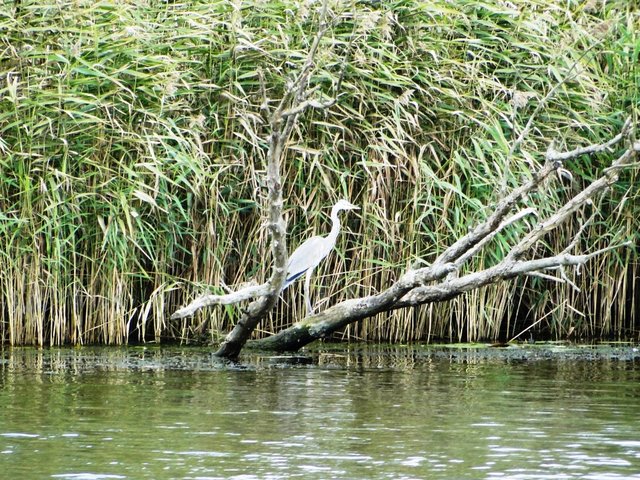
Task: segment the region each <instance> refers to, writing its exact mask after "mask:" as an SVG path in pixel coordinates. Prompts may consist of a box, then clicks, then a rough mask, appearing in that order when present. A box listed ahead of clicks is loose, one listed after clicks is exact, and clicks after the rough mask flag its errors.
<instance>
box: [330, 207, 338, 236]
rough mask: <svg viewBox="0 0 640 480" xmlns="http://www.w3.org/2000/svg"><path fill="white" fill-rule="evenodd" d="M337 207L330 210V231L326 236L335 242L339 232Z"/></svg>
mask: <svg viewBox="0 0 640 480" xmlns="http://www.w3.org/2000/svg"><path fill="white" fill-rule="evenodd" d="M338 211H339V210H338V209H336V208H334V209H333V210H331V222H332V224H331V232H329V235H328V238H329V239H331V241H332V242H333V243H335V241H336V239H337V238H338V234H339V233H340V218H338Z"/></svg>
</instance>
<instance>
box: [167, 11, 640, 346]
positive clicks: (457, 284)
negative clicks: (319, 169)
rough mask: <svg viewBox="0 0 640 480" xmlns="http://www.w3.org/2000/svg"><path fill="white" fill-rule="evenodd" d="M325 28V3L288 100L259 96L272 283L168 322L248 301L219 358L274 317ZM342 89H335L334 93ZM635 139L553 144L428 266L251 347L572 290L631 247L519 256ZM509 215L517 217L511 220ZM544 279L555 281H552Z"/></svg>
mask: <svg viewBox="0 0 640 480" xmlns="http://www.w3.org/2000/svg"><path fill="white" fill-rule="evenodd" d="M328 28H329V22H328V20H327V3H326V2H325V3H324V4H323V7H322V13H321V23H320V25H319V28H318V32H317V34H316V36H315V38H314V41H313V44H312V45H311V47H310V49H309V53H308V56H307V59H306V61H305V62H304V64H303V66H302V68H301V70H300V73H299V74H298V75H297V76H296V77H295V78H294V80H293V81H292V82H291V83H290V85H289V87H288V89H287V91H286V94H285V95H284V97H283V98H282V99H281V100H280V101H279V102H278V104H277V106H276V108H275V109H273V111H272V110H271V108H270V105H271V103H272V102H271V100H270V99H268V98H267V97H266V88H264V86H263V89H262V90H263V92H265V98H264V101H263V107H264V108H263V109H262V110H263V114H265V115H266V116H267V118H268V121H269V124H270V127H271V134H270V135H269V149H268V152H267V168H266V171H267V174H266V181H267V186H268V197H267V205H266V207H265V208H266V210H267V213H268V215H267V217H268V222H267V228H268V230H269V232H270V234H271V253H272V258H273V268H272V274H271V277H270V278H269V280H268V281H267V282H265V283H264V284H262V285H257V286H256V285H254V286H250V287H246V288H243V289H241V290H238V291H236V292H232V293H230V294H227V295H204V296H202V297H199V298H197V299H196V300H194V301H193V302H191V303H190V304H189V305H187V306H185V307H183V308H181V309H179V310H178V311H176V312H175V313H174V314H173V315H172V319H179V318H184V317H186V316H189V315H192V314H193V313H195V312H196V311H198V310H199V309H201V308H203V307H206V306H210V305H214V304H232V303H238V302H241V301H245V300H251V303H250V304H249V306H248V307H247V308H246V310H245V311H244V313H243V315H242V317H241V318H240V320H239V321H238V323H237V324H236V325H235V327H234V328H233V330H232V331H231V332H230V333H229V334H228V335H227V337H226V339H225V340H224V342H223V343H222V344H221V346H220V348H219V350H218V351H217V352H216V354H217V355H219V356H222V357H227V358H235V357H237V355H238V354H239V353H240V351H241V349H242V348H243V346H244V345H245V343H246V342H247V341H248V340H249V338H250V336H251V334H252V332H253V331H254V329H255V328H256V326H257V325H258V324H259V322H260V321H261V320H262V319H264V318H265V317H266V315H267V314H269V313H270V312H271V311H272V310H273V308H274V306H275V304H276V301H277V299H278V296H279V294H280V291H281V287H282V285H283V283H284V279H285V275H286V263H287V248H286V226H285V222H284V220H283V218H282V179H281V176H280V170H281V168H282V163H283V161H284V160H285V158H286V145H287V142H288V140H289V138H290V135H291V132H292V130H293V129H294V127H295V125H296V122H297V121H298V119H299V116H300V115H301V114H302V113H304V112H305V111H306V110H307V109H310V108H320V109H324V108H329V107H331V106H332V105H333V104H334V103H335V98H334V99H332V100H331V101H328V102H321V101H319V100H315V99H313V98H311V96H312V95H313V93H314V89H313V88H312V87H310V86H309V79H310V75H311V73H312V72H313V71H314V69H315V68H316V66H315V56H316V53H317V50H318V46H319V44H320V40H321V39H322V37H323V35H324V34H325V33H326V31H327V29H328ZM341 78H342V77H341ZM560 83H562V82H560ZM339 84H340V82H339ZM339 84H338V87H337V88H339ZM553 92H555V89H553V90H552V91H551V92H550V94H549V95H547V96H546V97H545V98H544V99H543V100H542V101H541V104H540V105H539V106H538V107H539V108H538V109H536V112H538V111H539V110H541V108H542V104H543V103H544V102H546V101H547V100H549V98H550V97H551V96H552V93H553ZM336 96H337V92H336ZM534 115H535V114H534ZM533 120H534V119H533V118H530V121H529V122H528V123H527V128H526V129H525V130H524V131H523V132H522V135H520V137H519V138H518V139H517V140H516V142H515V143H514V144H513V146H512V148H511V151H510V154H513V152H514V151H515V149H516V148H517V146H518V145H519V144H520V143H522V141H523V137H524V135H526V134H527V133H528V132H529V131H530V129H531V125H532V124H533ZM633 134H634V129H633V128H632V121H631V118H629V119H628V120H627V121H626V122H625V124H624V126H623V128H622V130H621V132H620V133H619V134H618V135H616V136H615V137H614V138H612V139H610V140H609V141H607V142H604V143H599V144H593V145H589V146H586V147H580V148H576V149H574V150H570V151H566V152H558V151H556V149H555V147H554V145H553V143H551V144H550V146H549V148H548V150H547V153H546V155H545V164H544V166H543V167H542V168H540V169H539V170H537V171H535V172H532V174H531V178H530V179H529V181H527V182H525V183H524V184H522V185H521V186H520V187H518V188H516V189H514V190H513V191H511V192H510V193H508V194H505V195H504V196H503V197H502V198H501V199H500V200H499V201H498V202H497V205H496V206H495V208H494V210H493V212H492V213H491V214H490V215H489V216H488V217H487V218H486V220H485V221H483V222H480V223H479V224H478V225H477V226H476V227H475V228H473V229H472V230H471V231H470V232H469V233H468V234H466V235H464V236H462V237H461V238H459V239H458V240H457V241H456V242H454V243H453V244H452V245H451V246H449V247H448V248H447V249H446V250H444V252H443V253H442V254H441V255H440V256H438V258H436V260H435V261H434V262H433V263H432V264H431V265H429V266H427V267H423V268H416V269H410V270H409V271H407V272H406V273H405V274H404V275H402V276H401V277H400V279H399V280H397V281H396V282H394V283H393V284H392V285H391V286H389V287H388V288H387V289H385V290H384V291H382V292H381V293H378V294H376V295H370V296H367V297H362V298H356V299H349V300H346V301H343V302H341V303H338V304H337V305H334V306H332V307H330V308H328V309H326V310H324V311H322V312H320V313H318V314H315V315H311V316H308V317H307V318H304V319H303V320H301V321H299V322H297V323H296V324H294V325H293V326H291V327H290V328H287V329H285V330H283V331H281V332H279V333H277V334H275V335H272V336H271V337H268V338H265V339H261V340H257V341H254V342H252V345H254V346H259V347H261V348H265V349H273V350H280V351H286V350H296V349H298V348H300V347H301V346H303V345H306V344H307V343H309V342H312V341H314V340H317V339H320V338H325V337H328V336H329V335H331V334H332V333H333V332H335V331H337V330H339V329H341V328H344V327H345V326H347V325H349V324H351V323H354V322H356V321H358V320H361V319H364V318H367V317H371V316H373V315H376V314H378V313H381V312H386V311H392V310H396V309H400V308H410V307H415V306H419V305H424V304H428V303H435V302H442V301H447V300H450V299H452V298H454V297H456V296H458V295H460V294H462V293H465V292H468V291H470V290H474V289H477V288H480V287H483V286H486V285H489V284H492V283H496V282H499V281H502V280H507V279H511V278H514V277H517V276H523V275H537V276H541V277H542V278H547V279H549V280H553V281H556V282H560V283H567V284H571V280H569V277H568V276H567V274H566V269H567V268H574V269H575V270H576V271H579V268H580V267H581V266H582V265H584V263H586V262H587V261H588V260H589V259H591V258H593V257H595V256H598V255H601V254H603V253H605V252H606V251H609V250H610V249H611V248H618V247H626V246H629V245H630V243H629V242H624V243H621V244H620V245H616V246H612V247H611V248H606V249H601V250H597V251H594V252H591V253H579V252H578V253H571V250H573V249H574V247H575V246H576V244H577V241H576V239H574V241H573V242H572V243H571V244H570V245H568V246H567V247H566V249H565V250H564V251H563V252H561V253H560V254H558V255H553V256H547V257H543V258H537V259H529V260H525V259H524V257H525V256H526V255H527V254H528V253H530V252H531V251H532V250H533V248H534V247H535V246H536V245H537V244H538V243H539V242H540V241H541V240H543V239H544V237H545V236H546V235H547V234H548V233H550V232H551V231H553V230H554V229H556V228H557V227H558V226H559V225H561V224H562V223H564V222H565V221H566V220H567V219H568V218H570V217H571V216H572V215H573V214H574V213H575V212H577V211H578V210H579V209H581V208H582V207H584V206H585V204H587V203H590V202H592V200H593V198H594V197H595V196H596V195H598V194H601V193H603V192H604V191H605V190H606V189H607V188H608V187H610V186H611V185H612V184H613V183H615V182H616V180H617V178H618V172H619V171H620V169H622V168H625V167H628V166H629V165H631V164H632V163H633V162H634V161H635V158H636V157H637V155H638V152H639V151H640V143H638V142H636V143H633ZM622 141H627V142H628V143H629V146H628V147H627V148H626V150H624V152H623V153H622V154H620V155H619V156H618V157H617V159H616V160H615V161H614V162H613V163H612V164H611V165H610V166H609V167H608V168H607V169H605V171H604V172H603V173H602V176H601V177H600V178H598V179H597V180H595V181H593V182H592V183H591V184H590V185H589V186H587V187H586V188H585V189H584V190H582V191H581V192H579V193H578V194H576V195H574V196H573V197H572V198H571V199H569V200H568V201H566V203H565V204H564V205H562V206H561V207H560V208H559V209H558V210H557V211H556V212H555V213H554V214H552V215H550V216H548V217H547V218H544V219H540V220H538V222H537V223H536V224H535V225H534V226H533V227H532V228H531V229H530V230H529V232H528V233H527V234H526V235H524V236H523V237H522V238H521V239H520V240H519V241H518V243H516V244H515V245H514V246H513V247H511V250H510V251H509V253H508V254H507V255H506V256H505V258H504V259H503V260H501V261H500V262H499V263H497V264H496V265H494V266H492V267H489V268H486V269H483V270H480V271H477V272H472V273H469V274H465V275H463V276H458V272H459V271H460V268H461V267H462V266H463V265H464V264H465V263H466V262H467V261H468V260H470V259H471V258H473V256H474V255H475V254H477V253H478V252H480V251H481V250H482V248H484V247H485V246H486V245H488V244H489V243H490V242H491V240H492V239H493V238H494V237H495V236H496V234H497V233H498V232H500V231H502V230H504V229H507V228H508V227H509V226H510V225H513V224H515V223H516V222H519V221H521V220H522V219H523V218H525V217H528V216H529V215H531V214H536V211H535V210H534V209H532V208H521V209H520V210H518V205H519V203H520V202H521V201H522V200H523V198H525V197H526V196H527V195H529V194H530V193H531V192H533V191H535V190H537V189H539V187H540V186H541V185H542V184H543V183H544V182H546V181H548V180H549V177H550V176H552V174H554V173H555V174H557V176H558V178H560V179H562V178H563V177H566V178H570V179H571V178H572V176H571V173H570V172H569V171H568V169H567V168H566V162H567V161H568V160H571V159H576V158H578V157H580V156H582V155H589V154H593V153H597V152H601V151H608V150H610V149H612V148H613V147H615V146H617V145H618V144H619V143H621V142H622ZM514 210H516V211H515V213H514ZM549 272H552V273H554V274H555V275H551V274H550V273H549Z"/></svg>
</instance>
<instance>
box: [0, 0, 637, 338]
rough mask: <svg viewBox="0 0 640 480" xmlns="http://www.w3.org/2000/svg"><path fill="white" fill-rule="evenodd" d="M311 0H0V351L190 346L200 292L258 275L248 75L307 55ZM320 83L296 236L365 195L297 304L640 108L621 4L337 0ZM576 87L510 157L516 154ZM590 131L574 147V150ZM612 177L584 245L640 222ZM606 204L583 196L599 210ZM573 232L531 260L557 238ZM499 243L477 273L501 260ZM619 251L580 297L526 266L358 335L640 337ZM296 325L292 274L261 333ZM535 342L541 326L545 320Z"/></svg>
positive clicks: (197, 326) (455, 226)
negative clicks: (188, 313) (181, 315)
mask: <svg viewBox="0 0 640 480" xmlns="http://www.w3.org/2000/svg"><path fill="white" fill-rule="evenodd" d="M316 8H317V5H316V4H315V3H314V2H292V1H289V0H283V1H278V2H264V1H259V0H254V1H233V2H230V1H215V0H207V1H204V0H200V1H197V0H196V1H191V2H152V1H142V2H130V1H126V0H110V1H107V0H102V1H100V0H99V1H95V0H92V1H87V0H75V1H71V0H68V1H64V0H59V1H52V0H50V1H49V0H47V1H40V0H39V1H35V0H23V1H21V2H18V3H16V4H15V5H13V6H8V5H6V4H5V6H3V7H1V10H0V31H1V32H2V35H0V48H1V49H2V55H0V180H1V182H0V273H1V275H0V336H1V338H2V340H3V341H4V342H10V343H12V344H39V345H44V344H60V343H65V342H70V343H96V342H101V343H108V344H118V343H123V342H127V341H129V340H134V341H139V340H145V341H149V340H155V341H160V340H162V339H180V340H189V339H202V338H207V339H208V338H210V337H212V336H213V337H215V336H216V335H218V333H219V332H224V331H225V329H227V328H228V326H229V325H230V323H232V322H233V321H234V320H235V318H236V317H237V314H238V310H237V307H227V308H219V309H211V310H209V311H207V312H204V313H200V314H198V315H197V316H196V317H194V318H193V319H187V320H183V321H180V322H176V323H170V322H169V321H168V314H170V313H171V312H172V311H173V310H175V309H176V308H177V307H178V306H179V305H181V304H182V303H184V302H185V301H187V300H188V299H189V298H191V297H192V296H193V295H196V294H198V293H201V292H202V291H204V290H210V289H219V288H220V286H221V285H223V284H227V285H230V286H233V285H235V284H238V283H240V282H244V281H248V280H250V279H252V278H257V279H258V280H259V281H261V280H262V279H263V278H264V275H265V272H267V271H268V267H269V265H268V263H267V261H266V260H267V255H266V254H265V252H266V251H267V245H268V238H267V235H266V232H265V230H264V229H263V228H262V220H263V219H262V217H261V210H260V208H261V205H262V203H263V198H264V195H263V194H264V185H263V183H262V181H263V180H262V179H263V171H264V156H265V148H266V140H265V139H266V135H267V132H268V130H267V125H265V124H264V122H263V121H262V120H261V117H260V105H261V103H262V102H263V100H264V98H263V97H264V95H263V92H262V89H261V81H260V79H261V78H264V84H265V85H266V86H267V94H268V96H269V97H270V98H274V99H275V98H278V96H279V94H280V93H281V92H282V91H283V89H284V88H285V85H286V81H287V76H288V75H289V74H290V73H291V72H292V71H293V70H294V69H295V68H296V66H297V65H299V63H300V62H301V61H302V59H303V58H304V52H305V48H306V47H308V45H309V42H310V40H311V38H312V36H313V32H314V29H315V25H316V21H317V11H316ZM331 9H332V11H333V14H334V16H335V27H334V28H333V29H332V30H331V32H330V33H329V34H328V35H327V37H326V38H325V39H324V45H323V49H322V51H321V55H320V56H319V57H318V59H317V63H318V65H319V69H318V72H317V74H316V75H315V77H314V79H313V81H314V84H315V85H318V86H319V88H320V91H321V92H325V93H326V94H327V95H330V94H331V91H332V87H333V85H335V83H336V81H337V78H338V76H339V75H340V72H341V71H342V68H343V67H342V65H343V63H344V62H345V61H346V62H347V67H346V71H345V78H344V81H343V85H342V92H341V94H340V98H339V101H338V103H337V104H336V105H335V107H333V108H332V109H331V110H330V111H326V112H310V113H309V114H307V115H306V116H305V117H304V118H303V119H302V121H301V122H300V125H299V128H298V130H297V132H296V135H295V141H294V142H293V143H292V145H291V148H290V152H289V155H288V159H287V164H286V171H285V172H284V175H283V177H284V178H285V179H286V184H285V198H286V199H287V200H286V202H287V205H288V207H289V211H288V216H287V219H288V225H289V231H290V240H289V241H290V245H291V246H292V248H293V247H294V246H295V245H296V244H298V243H299V242H301V241H302V240H303V239H304V238H305V237H307V236H308V235H311V234H312V233H314V232H315V233H326V232H327V231H328V218H327V215H328V211H329V207H330V205H331V204H332V203H333V202H334V201H335V200H336V199H337V198H339V197H347V198H349V199H350V200H351V201H353V202H356V203H358V204H360V205H361V207H362V210H361V211H360V214H359V216H358V217H354V216H349V217H348V218H347V221H346V225H347V226H346V228H345V231H344V232H343V234H342V235H341V237H340V240H339V244H338V248H337V250H336V252H334V253H333V254H332V255H331V256H330V257H329V258H328V259H327V260H326V261H325V262H324V263H323V265H322V266H321V267H320V270H319V271H318V272H317V274H316V276H315V279H314V289H313V296H314V299H315V300H316V301H319V303H320V306H322V305H323V302H336V301H339V300H340V299H343V298H345V297H349V296H355V295H365V294H370V293H373V292H376V291H379V290H381V289H383V288H385V286H387V285H388V284H389V283H390V282H392V281H393V280H394V279H395V278H397V276H398V275H399V274H400V273H401V272H402V271H403V270H405V269H406V268H407V267H409V266H410V265H411V264H412V263H413V262H416V261H423V262H429V261H430V260H431V259H433V258H434V257H435V255H437V254H438V253H439V252H440V251H442V249H443V248H444V247H445V246H446V245H448V244H450V243H451V242H452V241H453V240H454V239H455V238H456V237H458V236H459V235H461V234H462V233H463V232H466V231H467V229H468V228H469V226H471V225H472V224H473V223H474V222H475V221H477V220H478V219H481V218H483V216H484V215H486V213H487V211H488V209H490V208H491V207H490V206H491V203H492V202H493V201H495V199H496V195H498V194H499V193H500V191H503V190H505V189H509V188H512V187H513V186H514V185H516V184H518V182H519V181H520V180H521V178H522V177H523V176H526V175H527V173H528V171H529V169H530V168H532V167H535V166H536V165H539V164H540V162H541V161H542V152H544V151H545V150H546V148H547V145H548V141H549V140H550V139H557V140H559V142H560V144H561V145H560V146H574V145H575V144H576V143H581V142H585V141H591V142H597V141H601V140H603V139H606V138H609V137H610V136H611V135H612V134H613V132H617V129H618V128H619V126H620V124H621V121H622V119H623V118H624V117H625V116H626V115H627V114H628V113H629V112H630V111H632V110H633V109H634V108H637V106H638V99H639V92H638V89H639V86H640V76H639V74H638V67H637V65H638V61H639V58H638V57H639V51H640V47H639V45H640V38H639V37H638V31H640V30H639V28H638V27H640V10H639V8H638V6H637V4H634V2H627V1H624V0H617V1H616V0H614V1H608V2H599V1H587V2H578V1H576V2H573V1H572V2H555V1H552V0H534V1H532V2H526V3H525V2H515V3H509V2H501V1H498V0H489V1H486V2H476V1H464V0H461V1H458V2H448V1H445V0H430V1H426V2H424V1H421V2H418V1H409V0H389V1H382V2H378V3H366V2H355V3H353V4H350V3H347V2H334V3H332V4H331ZM567 77H569V79H568V80H566V81H565V82H564V83H563V84H562V87H561V89H560V91H559V92H558V94H557V95H556V96H554V97H553V98H552V99H551V101H550V102H549V104H548V105H547V106H546V107H545V108H544V109H543V111H542V114H541V115H540V117H539V118H538V119H537V121H536V124H535V125H536V128H535V129H534V131H533V132H532V134H531V135H530V136H529V137H528V138H527V140H526V141H525V142H524V144H523V146H522V149H521V150H520V151H519V152H517V153H516V154H515V155H510V154H509V148H510V144H511V143H512V142H513V141H514V139H515V138H516V137H517V136H518V134H519V133H520V132H521V131H522V128H523V127H524V125H525V123H526V122H527V120H528V119H529V116H530V115H531V114H532V112H533V110H534V109H535V107H536V105H537V102H539V101H540V100H541V99H542V98H543V97H544V95H545V94H546V93H547V92H549V91H550V89H551V88H553V87H554V86H555V85H557V84H558V82H560V81H561V79H566V78H567ZM585 139H586V140H585ZM607 161H608V156H607V155H601V156H598V157H596V158H594V159H580V162H577V163H576V164H575V165H571V167H572V170H573V172H574V174H575V177H576V181H575V184H573V185H570V186H565V187H562V186H561V185H560V184H559V183H557V182H556V183H550V184H549V185H547V186H546V187H545V188H544V189H543V190H542V191H540V192H539V193H538V194H537V196H536V198H531V199H530V200H531V202H532V203H534V202H535V201H538V200H541V204H542V211H541V214H544V213H545V211H546V212H549V211H551V210H553V208H555V206H556V205H557V204H558V202H560V201H562V199H564V198H566V197H567V196H568V195H569V194H570V193H571V191H574V190H576V189H579V188H580V186H581V185H584V184H585V183H586V182H588V181H589V178H591V177H593V176H595V175H596V172H597V169H599V168H602V167H603V166H604V165H606V163H607ZM636 182H637V178H636V175H635V174H633V173H626V174H625V175H624V177H623V179H622V181H621V182H620V185H619V186H617V187H616V188H615V189H614V191H613V192H612V194H611V195H610V196H609V197H608V198H607V199H605V200H602V201H601V202H600V203H599V204H598V205H596V206H594V208H593V209H592V210H590V211H585V212H584V214H583V217H584V220H586V219H588V218H591V215H592V214H595V216H594V217H593V218H591V220H590V223H589V226H588V228H587V229H586V231H585V232H584V235H583V237H582V238H583V239H582V240H581V242H580V248H581V249H594V248H598V247H599V246H602V245H605V244H609V243H611V242H613V241H616V240H619V239H621V238H627V237H635V238H636V239H637V231H638V228H639V224H638V220H637V219H638V218H639V215H638V214H639V213H640V212H639V211H638V189H637V186H636V184H637V183H636ZM596 207H597V208H596ZM579 228H580V224H579V222H578V221H576V222H573V223H572V224H570V225H567V226H566V228H565V229H563V230H562V231H560V232H558V233H556V234H554V236H553V237H551V238H549V239H548V243H547V244H546V245H545V246H543V247H540V253H542V252H543V251H544V250H553V251H559V250H562V249H563V248H564V247H565V246H566V245H567V244H568V243H569V242H570V241H571V239H572V238H573V235H574V234H575V233H576V232H577V231H578V229H579ZM513 241H514V237H513V234H512V235H511V236H510V235H509V234H505V235H503V236H502V237H500V238H499V239H498V240H497V241H496V242H495V243H494V244H492V245H491V246H490V247H489V248H488V249H487V250H486V251H485V252H484V253H483V255H482V256H480V257H478V258H477V259H476V260H475V261H474V262H473V263H472V264H470V265H469V266H468V268H469V269H473V268H480V267H482V266H486V265H490V264H492V263H494V262H495V261H496V260H497V259H498V258H501V257H502V256H503V255H504V254H505V252H506V251H507V250H508V248H509V245H510V244H511V243H512V242H513ZM638 276H639V272H638V263H637V260H636V257H635V254H634V253H633V252H626V251H625V252H622V251H621V252H617V253H611V254H610V255H608V256H606V257H602V258H600V259H599V260H598V261H595V262H593V263H592V264H590V265H589V267H588V268H587V269H585V270H584V271H583V272H582V274H581V275H580V276H579V277H576V278H574V282H575V283H576V284H577V286H579V287H580V292H577V291H576V290H574V289H572V288H570V287H568V286H565V285H556V284H549V283H546V282H543V281H541V280H540V279H532V278H527V279H523V280H521V281H518V282H513V283H509V284H501V285H498V286H492V287H488V288H484V289H482V290H479V291H476V292H472V293H470V294H468V295H465V296H464V297H460V298H458V299H456V300H454V301H452V302H449V303H446V304H442V305H433V306H429V307H424V308H422V309H417V310H415V311H411V310H407V311H401V312H394V313H392V314H389V315H380V316H378V317H375V318H371V319H367V320H364V321H362V322H360V323H359V324H357V325H354V326H351V327H349V328H348V329H347V330H346V331H345V335H346V336H348V337H350V338H357V339H365V340H382V339H385V340H392V341H411V340H424V339H434V338H445V339H451V340H458V339H467V340H474V339H493V338H499V337H500V338H511V337H512V336H514V335H517V334H518V333H519V332H520V331H521V330H522V329H524V328H526V327H527V326H529V325H531V324H533V323H535V322H538V323H536V327H535V329H533V330H532V331H535V332H539V331H542V332H543V333H544V334H545V335H551V336H554V337H558V338H564V337H567V336H578V335H580V336H593V337H608V336H616V337H621V336H635V337H637V336H638V329H637V326H636V324H635V323H634V310H635V305H636V302H637V301H638V290H637V289H638V280H637V278H638ZM303 314H304V303H303V299H302V295H301V292H300V291H299V289H298V288H297V287H295V288H290V289H289V290H288V291H287V293H286V294H285V296H284V298H283V302H282V303H281V304H280V305H279V307H278V309H277V311H276V312H274V314H273V315H272V317H271V318H270V319H269V321H268V322H266V323H265V324H264V325H263V331H274V330H277V329H280V328H282V327H283V326H285V325H288V324H289V323H290V322H291V321H293V320H295V319H297V318H300V317H301V316H302V315H303ZM536 334H537V333H536Z"/></svg>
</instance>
